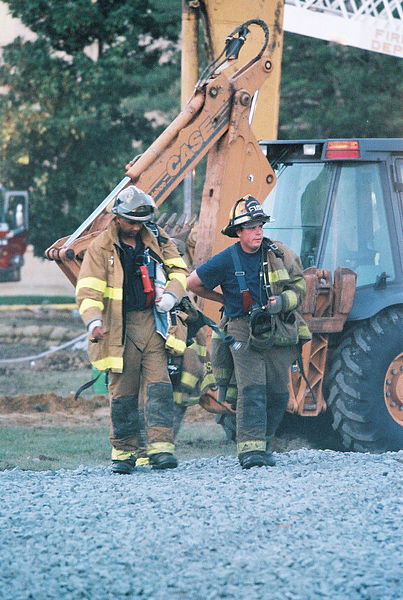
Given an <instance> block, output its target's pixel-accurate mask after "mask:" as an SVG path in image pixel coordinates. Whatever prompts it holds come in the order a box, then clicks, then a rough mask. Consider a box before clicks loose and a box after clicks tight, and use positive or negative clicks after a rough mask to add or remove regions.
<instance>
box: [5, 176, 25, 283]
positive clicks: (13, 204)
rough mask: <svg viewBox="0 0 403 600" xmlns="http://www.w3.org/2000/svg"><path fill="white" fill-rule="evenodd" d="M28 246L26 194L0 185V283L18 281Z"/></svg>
mask: <svg viewBox="0 0 403 600" xmlns="http://www.w3.org/2000/svg"><path fill="white" fill-rule="evenodd" d="M27 245H28V192H26V191H9V190H6V188H5V187H4V186H3V185H2V184H1V183H0V282H2V281H20V279H21V267H22V266H23V264H24V254H25V252H26V249H27Z"/></svg>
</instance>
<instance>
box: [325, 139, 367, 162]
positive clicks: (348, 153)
mask: <svg viewBox="0 0 403 600" xmlns="http://www.w3.org/2000/svg"><path fill="white" fill-rule="evenodd" d="M325 158H360V146H359V144H358V141H357V140H331V141H329V142H328V143H327V149H326V154H325Z"/></svg>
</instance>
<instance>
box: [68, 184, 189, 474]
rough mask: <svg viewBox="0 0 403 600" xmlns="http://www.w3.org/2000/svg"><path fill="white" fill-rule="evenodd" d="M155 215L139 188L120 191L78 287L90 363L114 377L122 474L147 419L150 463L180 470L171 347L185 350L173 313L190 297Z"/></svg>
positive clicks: (116, 450)
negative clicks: (141, 405)
mask: <svg viewBox="0 0 403 600" xmlns="http://www.w3.org/2000/svg"><path fill="white" fill-rule="evenodd" d="M154 211H155V203H154V201H153V199H152V198H151V197H150V196H148V195H147V194H145V193H144V192H143V191H141V190H139V189H138V188H136V187H135V186H132V185H131V186H129V187H127V188H125V189H124V190H123V191H122V192H120V194H119V195H118V196H117V198H116V200H115V202H114V205H113V207H112V209H111V212H112V213H113V214H114V215H115V218H114V219H113V220H112V221H111V223H110V225H109V227H108V228H107V229H106V230H105V231H103V232H102V233H101V234H100V235H99V236H97V237H96V238H95V239H94V241H93V242H91V244H90V245H89V247H88V249H87V251H86V253H85V255H84V260H83V264H82V267H81V269H80V273H79V277H78V281H77V287H76V297H77V303H78V306H79V310H80V314H81V317H82V319H83V321H84V323H85V325H86V326H87V329H88V332H89V338H90V341H91V342H92V343H90V344H89V351H88V353H89V358H90V360H91V363H92V365H93V366H94V367H96V368H97V369H98V370H100V371H108V374H109V396H110V411H111V431H110V441H111V444H112V471H113V472H115V473H131V472H132V471H133V469H134V467H135V464H136V460H137V458H138V452H139V447H140V446H141V439H140V438H141V431H142V426H144V423H142V422H141V420H142V418H145V426H146V437H147V440H146V444H147V446H146V447H147V454H148V457H149V460H150V464H151V466H152V467H153V468H155V469H167V468H173V467H176V466H177V460H176V457H175V455H174V434H173V390H172V384H171V380H170V378H169V374H168V368H167V350H169V349H173V350H174V351H175V350H178V352H179V353H180V352H183V351H184V348H182V346H186V342H184V341H183V340H181V339H177V338H176V337H175V327H172V322H171V318H170V311H171V310H172V309H173V308H174V307H175V306H176V305H177V304H178V303H179V302H180V300H181V299H182V297H183V295H184V293H185V289H186V275H187V268H186V264H185V262H184V260H183V259H182V257H181V256H180V254H179V253H178V250H177V247H176V245H175V244H174V243H173V242H172V241H171V240H170V239H169V237H168V236H167V235H166V233H165V232H164V230H163V229H162V228H160V227H159V226H157V225H154V224H152V222H151V221H152V218H153V215H154ZM139 398H144V403H145V406H144V411H143V410H139ZM143 415H144V417H143Z"/></svg>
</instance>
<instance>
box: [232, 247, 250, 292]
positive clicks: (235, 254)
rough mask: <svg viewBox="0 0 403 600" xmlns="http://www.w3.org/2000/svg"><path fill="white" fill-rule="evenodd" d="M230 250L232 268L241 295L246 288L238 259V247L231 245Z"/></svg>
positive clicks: (243, 273)
mask: <svg viewBox="0 0 403 600" xmlns="http://www.w3.org/2000/svg"><path fill="white" fill-rule="evenodd" d="M230 250H231V256H232V262H233V263H234V268H235V276H236V278H237V279H238V284H239V289H240V290H241V293H242V292H245V291H246V290H247V289H248V286H247V284H246V279H245V271H242V267H241V260H240V258H239V254H238V246H237V245H236V244H233V245H232V246H231V247H230Z"/></svg>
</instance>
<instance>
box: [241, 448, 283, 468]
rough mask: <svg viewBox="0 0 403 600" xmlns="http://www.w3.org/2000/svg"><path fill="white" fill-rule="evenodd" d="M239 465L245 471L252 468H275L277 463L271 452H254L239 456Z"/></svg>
mask: <svg viewBox="0 0 403 600" xmlns="http://www.w3.org/2000/svg"><path fill="white" fill-rule="evenodd" d="M238 458H239V463H240V465H241V467H242V468H243V469H251V468H252V467H274V465H275V464H276V461H275V460H274V457H273V455H272V453H271V452H269V451H265V452H263V451H262V450H252V451H251V452H244V453H243V454H240V455H239V457H238Z"/></svg>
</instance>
